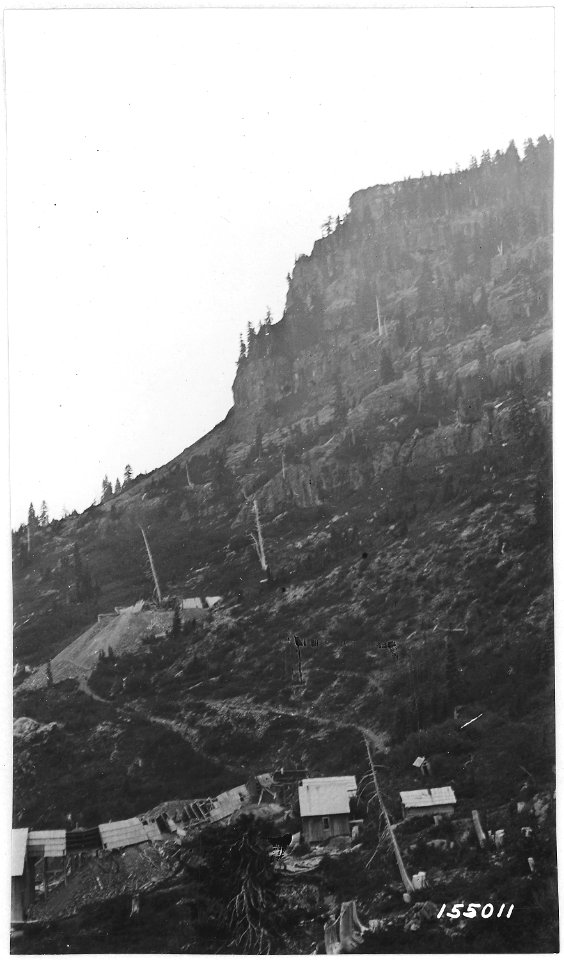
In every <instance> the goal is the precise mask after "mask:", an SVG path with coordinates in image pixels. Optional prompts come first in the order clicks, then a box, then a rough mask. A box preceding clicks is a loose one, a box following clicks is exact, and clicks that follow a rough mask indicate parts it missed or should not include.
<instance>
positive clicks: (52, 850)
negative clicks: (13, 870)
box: [27, 830, 67, 857]
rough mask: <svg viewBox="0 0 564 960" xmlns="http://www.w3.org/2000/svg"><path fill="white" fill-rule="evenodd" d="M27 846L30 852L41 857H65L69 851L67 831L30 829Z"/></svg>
mask: <svg viewBox="0 0 564 960" xmlns="http://www.w3.org/2000/svg"><path fill="white" fill-rule="evenodd" d="M27 846H28V849H29V851H30V853H35V854H36V855H37V856H40V857H64V855H65V853H66V852H67V831H66V830H30V833H29V836H28V838H27Z"/></svg>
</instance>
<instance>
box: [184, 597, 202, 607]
mask: <svg viewBox="0 0 564 960" xmlns="http://www.w3.org/2000/svg"><path fill="white" fill-rule="evenodd" d="M203 607H204V605H203V603H202V601H201V600H200V597H186V598H185V599H184V600H183V601H182V609H183V610H203Z"/></svg>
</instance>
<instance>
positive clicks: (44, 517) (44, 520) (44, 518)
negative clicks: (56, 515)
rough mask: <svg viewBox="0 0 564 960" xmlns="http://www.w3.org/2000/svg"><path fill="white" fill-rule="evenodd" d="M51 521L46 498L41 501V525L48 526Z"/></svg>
mask: <svg viewBox="0 0 564 960" xmlns="http://www.w3.org/2000/svg"><path fill="white" fill-rule="evenodd" d="M48 523H49V511H48V509H47V504H46V502H45V500H43V501H42V503H41V513H40V514H39V526H40V527H46V526H47V525H48Z"/></svg>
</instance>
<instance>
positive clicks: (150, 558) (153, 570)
mask: <svg viewBox="0 0 564 960" xmlns="http://www.w3.org/2000/svg"><path fill="white" fill-rule="evenodd" d="M139 529H140V531H141V533H142V534H143V540H144V541H145V546H146V548H147V556H148V557H149V563H150V564H151V573H152V574H153V580H154V581H155V590H156V591H157V599H158V601H159V606H160V605H161V603H162V602H163V597H162V593H161V588H160V586H159V578H158V577H157V568H156V567H155V563H154V560H153V554H152V553H151V548H150V546H149V541H148V540H147V534H146V533H145V531H144V530H143V527H142V526H141V524H139Z"/></svg>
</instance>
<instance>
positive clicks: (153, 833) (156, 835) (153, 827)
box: [143, 822, 161, 840]
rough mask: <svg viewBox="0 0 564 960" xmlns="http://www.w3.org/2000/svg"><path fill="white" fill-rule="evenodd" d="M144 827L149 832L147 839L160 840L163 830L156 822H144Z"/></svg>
mask: <svg viewBox="0 0 564 960" xmlns="http://www.w3.org/2000/svg"><path fill="white" fill-rule="evenodd" d="M143 828H144V830H145V833H146V834H147V840H160V839H161V831H160V829H159V826H158V824H156V823H154V822H153V823H144V824H143Z"/></svg>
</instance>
